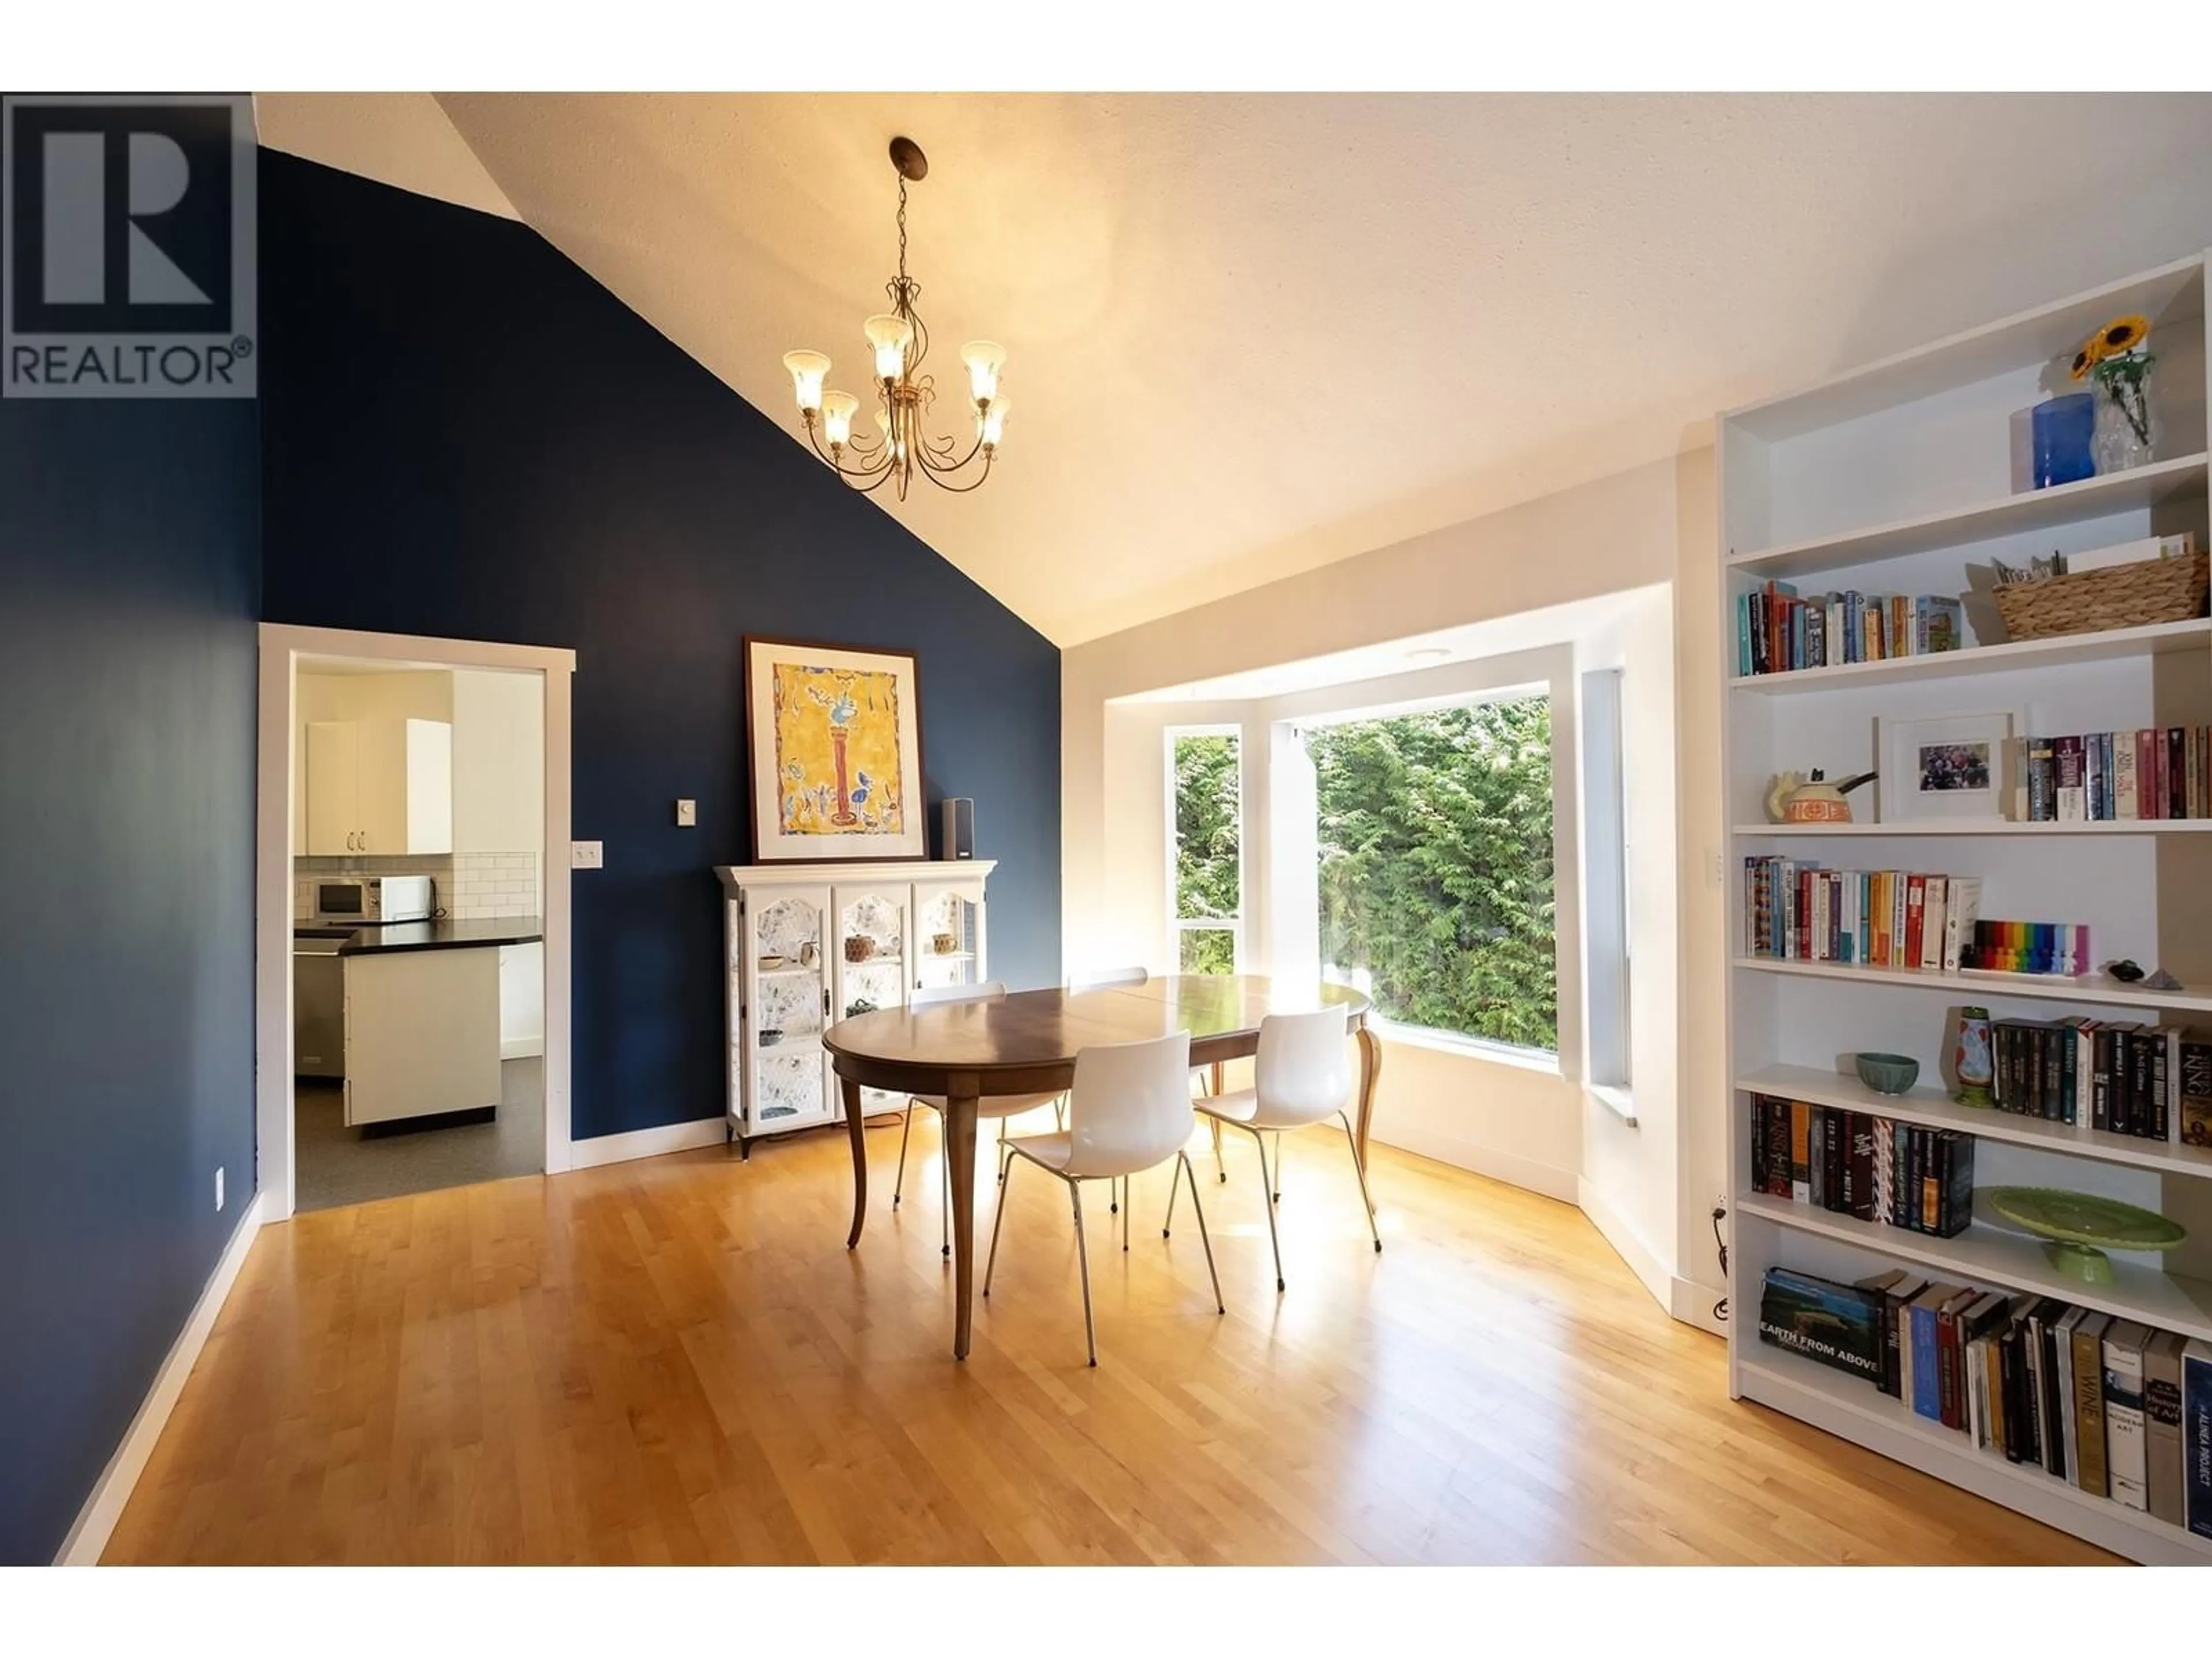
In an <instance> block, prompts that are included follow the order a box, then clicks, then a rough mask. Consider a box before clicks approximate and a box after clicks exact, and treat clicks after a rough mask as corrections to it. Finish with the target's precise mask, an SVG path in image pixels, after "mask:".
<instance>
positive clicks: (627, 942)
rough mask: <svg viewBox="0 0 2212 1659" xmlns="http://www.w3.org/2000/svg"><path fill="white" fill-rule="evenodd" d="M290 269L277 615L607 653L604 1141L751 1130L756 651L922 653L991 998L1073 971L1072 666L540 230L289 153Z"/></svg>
mask: <svg viewBox="0 0 2212 1659" xmlns="http://www.w3.org/2000/svg"><path fill="white" fill-rule="evenodd" d="M261 260H262V267H261V311H262V315H261V325H262V341H263V348H262V349H263V356H262V359H261V386H262V398H263V405H264V407H263V414H264V430H265V445H264V520H265V524H264V586H263V595H264V615H265V616H266V617H267V618H268V619H269V620H270V621H272V622H288V623H316V624H322V625H325V626H331V627H342V628H360V629H385V630H390V631H392V632H396V633H404V634H426V635H444V636H451V637H462V638H474V639H488V640H507V641H519V642H521V643H526V644H533V645H553V646H569V647H574V649H575V651H576V652H577V654H578V666H577V673H576V678H575V733H574V738H575V752H574V833H575V835H576V836H579V837H581V838H586V839H596V840H604V841H605V843H606V868H605V870H604V871H599V872H587V873H581V874H579V875H577V876H576V877H575V878H574V884H573V887H572V891H573V892H574V916H575V940H574V943H575V965H574V1008H575V1033H574V1118H573V1128H574V1134H575V1135H576V1136H577V1137H579V1138H583V1137H586V1136H592V1135H602V1134H612V1133H617V1132H620V1131H623V1130H629V1129H641V1128H645V1127H650V1126H652V1125H655V1124H663V1123H672V1122H678V1121H684V1120H687V1119H693V1118H701V1117H709V1116H713V1115H716V1114H718V1113H720V1111H721V1110H722V1108H723V1094H724V1060H723V1056H724V1053H725V1048H724V1041H725V1040H724V1035H723V1016H722V1001H721V992H720V984H721V981H720V976H719V971H720V970H719V963H720V950H721V931H720V928H721V923H720V914H719V910H718V908H717V905H716V902H715V901H716V897H717V893H718V889H717V888H716V887H715V885H714V880H713V878H712V876H711V874H710V873H709V869H710V866H714V865H716V864H729V863H737V862H742V861H743V860H744V857H745V854H746V842H747V836H746V829H745V823H746V818H745V814H746V811H747V790H746V787H745V781H744V723H743V714H742V709H743V706H744V683H743V678H742V661H741V657H742V653H741V649H740V646H739V640H740V638H741V636H742V635H745V634H748V633H750V634H760V635H792V636H796V637H799V638H805V639H817V640H829V641H838V642H841V643H850V644H855V645H869V646H892V647H902V648H910V649H913V650H915V651H916V652H918V653H919V654H920V657H921V690H922V749H923V753H924V756H925V757H926V760H927V765H928V786H929V796H930V801H931V805H932V811H934V804H935V802H936V801H937V800H938V799H939V798H941V797H942V796H945V795H969V796H973V797H974V798H975V817H976V826H977V828H976V851H977V853H978V854H979V855H981V856H982V857H986V858H996V859H997V860H1000V865H999V869H998V872H997V873H996V874H995V875H994V877H993V878H992V885H991V968H992V973H993V976H994V977H995V978H1001V979H1004V980H1006V981H1007V982H1008V983H1009V984H1011V985H1013V986H1015V987H1023V986H1036V985H1047V984H1051V983H1054V982H1055V981H1057V980H1058V978H1059V975H1060V653H1059V651H1058V650H1057V649H1056V648H1055V647H1054V646H1053V645H1052V644H1051V643H1050V642H1049V641H1047V640H1046V639H1044V638H1043V637H1042V635H1039V634H1037V633H1036V632H1035V631H1034V630H1033V629H1030V628H1029V627H1028V626H1026V625H1025V624H1024V623H1022V622H1021V621H1020V620H1019V619H1018V618H1017V617H1015V616H1014V615H1013V614H1012V612H1010V611H1007V610H1006V609H1005V608H1004V607H1003V606H1001V605H999V604H998V603H997V602H996V601H995V600H994V599H991V598H990V596H989V595H987V593H985V592H983V591H982V590H981V588H979V587H977V586H975V584H974V583H973V582H971V581H969V580H968V579H967V578H966V577H965V576H963V575H962V574H960V573H959V572H958V571H957V570H956V569H955V568H953V567H952V566H951V565H950V564H948V563H946V562H945V561H944V560H942V559H940V558H939V557H938V556H937V555H936V554H934V553H933V552H932V551H931V550H929V549H928V547H927V546H926V545H925V544H923V543H921V541H919V540H917V539H916V538H915V537H913V536H912V535H910V534H908V532H906V531H905V530H904V529H902V528H901V526H899V524H898V523H897V521H896V520H894V519H892V518H891V517H890V515H889V514H888V513H884V512H883V511H882V510H881V509H880V508H878V507H876V506H875V505H874V504H873V503H872V502H871V501H865V500H862V499H860V498H859V497H856V496H854V495H851V494H850V493H849V492H848V491H847V490H846V489H845V487H844V486H843V485H842V484H840V483H837V482H836V480H835V479H834V478H832V477H829V475H828V474H827V473H826V472H825V471H823V469H822V467H821V466H820V465H819V464H818V463H817V462H816V461H814V460H813V459H811V457H810V456H808V455H807V453H805V451H804V450H802V449H801V448H800V447H798V446H797V445H796V444H794V443H793V441H792V440H791V438H790V436H789V435H788V434H787V433H786V432H785V431H784V430H782V429H781V428H780V427H779V426H778V425H777V423H776V422H774V421H771V420H770V419H769V417H768V416H764V415H763V414H762V413H761V412H760V411H758V410H756V409H754V408H753V407H752V406H751V405H750V404H747V403H745V402H744V400H743V399H742V398H738V396H737V394H736V393H734V392H732V391H730V390H729V388H728V387H726V386H724V385H723V384H722V383H721V382H720V381H719V380H716V379H714V376H713V375H711V374H708V373H707V371H706V370H705V369H703V368H700V367H699V365H698V364H697V363H696V362H693V361H692V359H691V358H690V357H689V356H686V355H685V354H684V352H682V351H680V350H679V349H677V348H676V347H675V346H674V345H672V344H671V343H669V342H668V341H667V340H666V339H665V338H664V337H662V336H661V335H659V333H657V332H656V331H654V330H653V328H652V327H651V326H650V325H647V323H646V322H644V321H643V320H642V319H640V318H639V317H638V316H637V315H635V313H633V312H631V311H630V310H629V308H628V307H625V306H623V304H622V302H621V301H618V300H617V299H616V298H614V296H613V295H610V294H609V293H608V292H607V291H606V290H605V289H603V288H601V287H600V286H599V284H598V283H595V282H594V281H593V280H592V278H591V277H590V276H586V274H585V273H584V272H583V271H582V270H580V269H579V268H578V267H577V266H576V265H574V264H572V263H571V262H570V261H569V260H568V259H567V258H565V257H563V256H562V254H561V253H559V252H556V250H555V249H554V248H553V247H552V246H550V244H548V243H547V242H545V241H544V240H543V239H542V238H540V237H539V236H538V234H536V233H535V232H534V231H532V230H530V229H529V228H526V227H525V226H522V225H520V224H515V223H512V222H507V221H506V220H501V219H497V218H493V217H489V216H484V215H482V214H477V213H473V212H471V211H469V210H465V209H462V208H456V207H452V206H449V205H447V204H443V203H439V202H435V201H431V200H428V199H427V198H425V197H418V196H413V195H410V194H407V193H406V192H404V191H397V190H393V189H391V188H388V187H386V186H385V185H377V184H373V183H370V182H368V181H367V180H364V179H357V178H355V177H353V176H351V175H349V174H345V173H337V172H333V171H331V170H330V169H327V168H325V167H319V166H316V165H315V164H313V163H312V162H308V161H300V160H297V159H296V158H294V157H290V156H285V155H277V154H276V153H274V152H270V151H265V150H264V152H263V154H262V168H261ZM701 280H716V279H715V278H714V277H713V276H712V275H711V274H708V275H703V276H702V278H701ZM729 286H730V289H731V293H730V303H731V304H732V305H741V304H743V303H744V298H743V294H742V291H741V287H740V285H739V284H738V283H737V281H736V279H735V276H734V275H732V277H731V278H730V281H729ZM838 320H839V319H836V318H829V319H825V325H836V323H837V322H838ZM847 320H848V321H849V320H850V319H847ZM854 326H857V324H855V325H854ZM1041 556H1042V555H1041ZM678 796H690V797H694V798H696V799H697V801H698V803H699V827H698V828H696V829H677V828H675V827H674V810H673V809H674V804H675V801H676V799H677V798H678ZM556 856H557V849H556Z"/></svg>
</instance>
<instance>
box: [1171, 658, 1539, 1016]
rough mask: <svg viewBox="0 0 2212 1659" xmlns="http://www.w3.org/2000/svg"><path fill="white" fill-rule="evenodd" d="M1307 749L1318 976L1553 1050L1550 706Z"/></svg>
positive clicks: (1433, 722) (1490, 705)
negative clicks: (1360, 983)
mask: <svg viewBox="0 0 2212 1659" xmlns="http://www.w3.org/2000/svg"><path fill="white" fill-rule="evenodd" d="M1306 747H1307V752H1308V753H1309V754H1310V755H1311V756H1312V757H1313V763H1314V772H1315V778H1316V786H1317V793H1318V811H1317V817H1318V819H1319V823H1318V826H1317V828H1318V840H1319V842H1320V862H1321V870H1320V876H1321V953H1322V961H1323V962H1324V963H1328V964H1330V965H1331V966H1333V967H1335V968H1338V969H1346V970H1349V969H1361V968H1364V969H1367V971H1368V973H1369V974H1370V975H1371V977H1372V986H1371V994H1373V996H1374V998H1375V1003H1376V1009H1377V1011H1378V1012H1381V1013H1382V1014H1383V1017H1384V1018H1387V1019H1391V1020H1395V1021H1398V1022H1400V1023H1401V1024H1407V1025H1418V1026H1425V1027H1427V1028H1429V1029H1431V1030H1443V1031H1455V1032H1461V1033H1463V1034H1465V1035H1467V1036H1476V1037H1486V1038H1488V1039H1490V1040H1492V1041H1493V1042H1508V1043H1514V1044H1516V1045H1518V1046H1521V1047H1523V1048H1541V1049H1546V1050H1556V1049H1557V1048H1558V1047H1559V984H1558V971H1557V965H1556V961H1555V957H1554V954H1553V947H1554V939H1553V899H1552V708H1551V702H1550V699H1549V698H1548V697H1544V696H1534V697H1520V698H1515V699H1512V700H1510V701H1508V702H1486V703H1478V704H1475V705H1474V706H1473V707H1469V708H1440V709H1436V710H1432V711H1431V712H1428V713H1425V714H1401V715H1395V716H1392V717H1391V718H1389V719H1387V720H1354V721H1350V722H1347V723H1346V724H1344V725H1341V726H1326V727H1323V728H1322V729H1320V730H1318V731H1316V732H1313V733H1311V734H1310V737H1309V738H1308V741H1307V745H1306ZM1178 773H1180V767H1178ZM1181 819H1182V811H1181V797H1180V791H1178V800H1177V823H1178V826H1180V823H1181ZM1179 914H1180V913H1179Z"/></svg>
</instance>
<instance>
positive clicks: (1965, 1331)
mask: <svg viewBox="0 0 2212 1659" xmlns="http://www.w3.org/2000/svg"><path fill="white" fill-rule="evenodd" d="M1965 1297H1972V1298H1973V1300H1972V1301H1971V1302H1968V1303H1966V1306H1965V1307H1963V1308H1960V1310H1959V1311H1958V1313H1957V1316H1956V1317H1955V1319H1954V1334H1955V1337H1956V1340H1957V1341H1958V1344H1959V1347H1960V1363H1959V1375H1958V1381H1957V1383H1956V1384H1955V1385H1954V1386H1955V1392H1956V1395H1957V1398H1956V1399H1955V1400H1954V1401H1948V1402H1947V1403H1948V1404H1949V1405H1950V1406H1951V1407H1954V1410H1953V1411H1952V1412H1947V1413H1946V1415H1945V1416H1944V1418H1943V1422H1944V1423H1945V1425H1947V1426H1948V1427H1951V1428H1954V1429H1964V1430H1966V1432H1967V1433H1968V1434H1970V1435H1972V1437H1973V1439H1974V1443H1975V1444H1976V1445H1978V1446H1989V1447H1992V1448H1994V1449H1996V1450H1998V1451H2002V1450H2003V1449H2004V1447H2005V1434H2004V1426H2003V1422H2002V1404H2003V1401H2004V1391H2003V1389H2002V1387H2001V1386H1999V1383H1998V1378H1997V1369H1996V1368H1997V1363H1998V1362H1997V1358H1996V1347H1997V1343H1996V1337H1997V1335H1998V1334H2001V1332H2002V1327H2003V1324H2004V1315H2005V1298H2004V1295H2003V1293H2002V1291H1986V1292H1984V1291H1966V1292H1964V1295H1963V1296H1962V1297H1960V1300H1964V1298H1965ZM1939 1317H1940V1316H1939ZM1941 1329H1942V1327H1941V1326H1940V1325H1939V1326H1938V1331H1939V1333H1940V1331H1941ZM1938 1363H1939V1364H1940V1363H1941V1355H1940V1353H1939V1355H1938ZM1954 1415H1955V1418H1956V1420H1955V1421H1954Z"/></svg>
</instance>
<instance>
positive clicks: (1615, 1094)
mask: <svg viewBox="0 0 2212 1659" xmlns="http://www.w3.org/2000/svg"><path fill="white" fill-rule="evenodd" d="M1583 1093H1584V1094H1586V1095H1588V1096H1589V1097H1590V1098H1591V1099H1592V1100H1594V1101H1595V1102H1596V1103H1598V1104H1599V1105H1601V1106H1602V1107H1604V1108H1605V1109H1606V1110H1607V1111H1608V1112H1611V1113H1612V1114H1613V1115H1614V1116H1615V1117H1617V1118H1619V1119H1620V1121H1622V1122H1623V1123H1626V1125H1627V1126H1628V1127H1630V1128H1632V1129H1633V1128H1635V1127H1638V1126H1637V1121H1636V1098H1635V1097H1634V1096H1632V1095H1631V1094H1630V1093H1629V1092H1628V1091H1627V1090H1626V1089H1621V1088H1616V1087H1615V1086H1614V1085H1612V1084H1609V1083H1592V1084H1587V1085H1584V1086H1583Z"/></svg>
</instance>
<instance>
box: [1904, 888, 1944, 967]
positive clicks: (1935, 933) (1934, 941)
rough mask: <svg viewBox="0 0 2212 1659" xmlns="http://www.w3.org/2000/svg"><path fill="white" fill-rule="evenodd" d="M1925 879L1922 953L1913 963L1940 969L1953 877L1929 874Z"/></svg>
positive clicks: (1921, 933)
mask: <svg viewBox="0 0 2212 1659" xmlns="http://www.w3.org/2000/svg"><path fill="white" fill-rule="evenodd" d="M1925 880H1926V881H1927V884H1928V889H1927V895H1926V897H1925V899H1924V900H1923V918H1922V922H1921V932H1920V953H1919V956H1918V957H1917V958H1916V960H1915V961H1914V963H1913V964H1912V965H1913V966H1915V967H1917V968H1927V969H1940V968H1942V965H1943V915H1944V912H1945V911H1946V910H1947V909H1948V908H1949V907H1950V888H1951V879H1950V878H1949V877H1948V876H1929V877H1927V878H1925Z"/></svg>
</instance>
